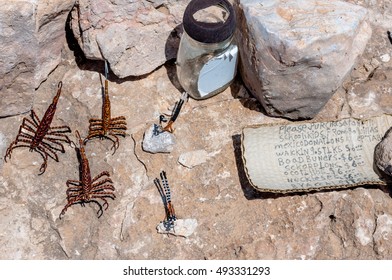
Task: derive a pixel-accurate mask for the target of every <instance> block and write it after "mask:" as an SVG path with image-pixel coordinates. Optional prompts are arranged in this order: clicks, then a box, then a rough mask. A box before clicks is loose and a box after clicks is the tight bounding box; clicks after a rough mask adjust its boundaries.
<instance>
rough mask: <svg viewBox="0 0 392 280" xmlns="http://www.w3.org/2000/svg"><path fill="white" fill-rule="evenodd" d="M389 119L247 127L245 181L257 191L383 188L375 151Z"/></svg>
mask: <svg viewBox="0 0 392 280" xmlns="http://www.w3.org/2000/svg"><path fill="white" fill-rule="evenodd" d="M391 126H392V116H390V115H382V116H378V117H373V118H371V119H368V120H357V119H353V118H347V119H342V120H338V121H329V122H297V123H288V124H283V125H282V124H279V125H260V126H251V127H246V128H244V129H243V132H242V141H241V142H242V157H243V162H244V168H245V172H246V174H247V177H248V179H249V182H250V183H251V184H252V185H253V186H254V187H255V188H256V189H257V190H260V191H269V192H294V191H310V190H320V189H333V188H342V187H350V186H360V185H367V184H378V185H385V184H386V183H385V182H384V181H383V180H381V178H380V176H379V175H378V174H377V171H376V168H375V167H374V148H375V146H376V145H377V144H378V143H379V142H380V141H381V139H382V137H383V136H384V134H385V133H386V132H387V130H388V129H389V128H390V127H391Z"/></svg>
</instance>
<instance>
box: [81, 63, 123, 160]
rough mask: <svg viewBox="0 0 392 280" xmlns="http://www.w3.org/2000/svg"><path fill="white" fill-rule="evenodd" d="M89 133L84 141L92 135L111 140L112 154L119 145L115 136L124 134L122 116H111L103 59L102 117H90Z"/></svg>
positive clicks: (106, 73)
mask: <svg viewBox="0 0 392 280" xmlns="http://www.w3.org/2000/svg"><path fill="white" fill-rule="evenodd" d="M89 122H90V126H89V133H88V136H87V137H86V140H85V141H88V140H89V139H91V138H94V137H100V138H107V139H109V140H111V141H112V142H113V146H112V147H111V149H114V151H113V154H114V153H115V152H116V150H117V149H118V147H119V140H118V137H117V136H123V137H125V136H126V132H125V131H126V129H127V123H126V119H125V117H124V116H120V117H116V118H112V117H111V114H110V100H109V90H108V65H107V61H106V60H105V89H104V99H103V104H102V118H101V119H94V118H92V119H90V121H89ZM111 136H112V137H113V138H114V139H112V138H111Z"/></svg>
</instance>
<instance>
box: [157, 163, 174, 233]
mask: <svg viewBox="0 0 392 280" xmlns="http://www.w3.org/2000/svg"><path fill="white" fill-rule="evenodd" d="M160 175H161V181H162V185H163V187H162V185H161V183H160V182H159V179H158V178H155V180H154V183H155V186H156V187H157V189H158V191H159V194H160V195H161V198H162V200H163V204H164V206H165V212H166V217H165V220H164V221H163V224H164V226H165V229H166V231H170V230H171V229H174V222H175V221H176V220H177V217H176V213H175V211H174V207H173V204H172V202H171V193H170V187H169V182H168V181H167V177H166V172H165V171H162V172H161V174H160Z"/></svg>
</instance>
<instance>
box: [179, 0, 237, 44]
mask: <svg viewBox="0 0 392 280" xmlns="http://www.w3.org/2000/svg"><path fill="white" fill-rule="evenodd" d="M211 6H221V7H222V8H224V9H225V10H226V11H227V12H228V13H229V17H228V18H227V19H226V21H224V22H216V23H215V22H201V21H197V20H196V19H195V18H194V17H193V15H194V14H195V13H196V12H198V11H200V10H203V9H205V8H208V7H211ZM183 25H184V30H185V32H186V33H187V34H188V35H189V36H190V37H192V38H193V39H194V40H196V41H199V42H202V43H220V42H223V41H224V40H226V39H227V38H229V37H230V36H231V35H233V33H234V30H235V25H236V19H235V14H234V9H233V6H232V5H231V4H230V2H229V1H227V0H192V1H191V2H190V3H189V4H188V6H187V7H186V9H185V12H184V18H183Z"/></svg>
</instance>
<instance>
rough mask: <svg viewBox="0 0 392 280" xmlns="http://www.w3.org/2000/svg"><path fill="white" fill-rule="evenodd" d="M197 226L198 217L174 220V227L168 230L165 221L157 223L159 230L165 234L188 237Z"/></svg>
mask: <svg viewBox="0 0 392 280" xmlns="http://www.w3.org/2000/svg"><path fill="white" fill-rule="evenodd" d="M196 227H197V220H196V219H178V220H176V221H174V227H173V228H170V229H169V230H167V228H166V227H165V225H164V223H163V222H160V223H159V224H158V225H157V231H158V233H163V234H172V235H175V236H183V237H188V236H190V235H191V234H192V233H193V232H194V231H195V230H196Z"/></svg>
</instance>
